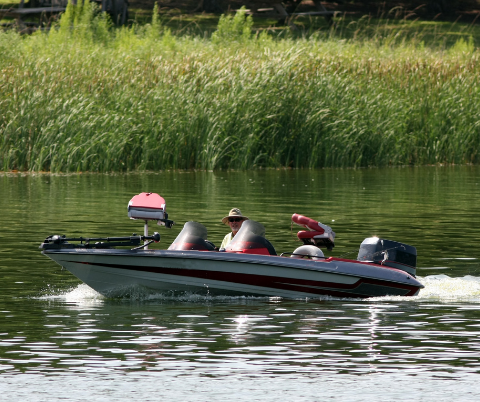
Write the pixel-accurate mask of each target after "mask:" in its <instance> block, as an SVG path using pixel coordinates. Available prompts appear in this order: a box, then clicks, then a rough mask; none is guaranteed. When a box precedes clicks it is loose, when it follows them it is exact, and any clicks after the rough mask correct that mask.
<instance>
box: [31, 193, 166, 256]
mask: <svg viewBox="0 0 480 402" xmlns="http://www.w3.org/2000/svg"><path fill="white" fill-rule="evenodd" d="M128 216H129V218H130V219H141V220H143V221H145V227H144V235H143V236H139V235H137V234H135V233H134V234H133V235H132V236H128V237H91V238H85V237H66V236H65V235H50V236H48V237H47V238H46V239H45V240H44V241H43V243H42V244H41V245H40V249H43V250H52V249H62V248H111V247H121V246H127V247H130V246H136V247H134V248H133V249H132V250H138V249H141V248H144V249H145V250H148V245H149V244H151V243H153V242H156V243H158V242H159V241H160V234H158V233H157V232H154V234H153V235H152V236H149V235H148V221H152V220H155V221H157V224H158V225H162V226H165V227H166V228H169V229H170V228H171V227H172V226H173V225H174V224H175V222H174V221H171V220H169V219H168V214H167V212H166V211H165V200H164V199H163V198H162V197H160V196H159V195H158V194H156V193H140V194H138V195H136V196H134V197H133V198H132V199H131V200H130V201H129V203H128ZM74 241H76V242H80V244H74V243H70V242H74ZM142 241H143V242H144V243H143V245H142V244H141V242H142Z"/></svg>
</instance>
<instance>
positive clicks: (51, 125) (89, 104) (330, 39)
mask: <svg viewBox="0 0 480 402" xmlns="http://www.w3.org/2000/svg"><path fill="white" fill-rule="evenodd" d="M157 15H158V14H157V13H154V18H153V21H152V23H151V24H149V25H147V26H143V27H140V26H133V27H129V28H122V29H113V28H112V27H111V24H110V22H109V20H108V18H107V17H105V16H104V15H102V14H100V13H98V12H96V11H95V8H94V7H93V6H91V5H90V4H89V3H88V2H86V4H85V5H84V7H81V6H78V7H74V6H69V7H68V9H67V12H66V13H65V14H64V15H63V17H62V19H61V21H60V24H59V26H58V27H57V29H52V30H51V31H50V32H49V33H41V32H38V33H35V34H33V35H31V36H20V35H19V34H17V33H15V32H13V31H9V32H3V33H0V55H1V56H0V170H1V169H3V170H14V169H17V170H34V171H54V172H58V171H63V172H68V171H101V172H105V171H123V170H130V169H167V168H200V169H215V168H247V169H248V168H255V167H281V166H291V167H312V168H313V167H330V166H352V167H359V166H371V165H375V166H382V165H400V164H430V163H478V162H480V155H479V153H478V151H479V149H480V119H479V110H480V69H479V68H478V66H479V65H480V52H479V51H478V50H477V49H475V46H474V43H473V41H472V40H471V39H470V38H469V37H468V36H466V37H463V36H459V39H458V40H457V41H456V43H455V45H454V46H452V47H450V48H447V47H445V46H444V44H443V42H442V40H441V39H438V41H435V38H434V39H433V40H432V41H431V43H427V44H425V43H424V38H422V36H421V35H416V34H415V35H411V36H410V37H407V36H405V35H403V34H402V29H401V28H396V29H390V30H386V29H384V28H383V27H382V26H380V25H378V26H376V27H373V30H374V32H373V34H369V35H368V37H366V36H363V35H362V32H364V30H363V28H361V27H359V28H358V29H357V30H356V31H355V35H354V36H353V37H352V38H351V39H348V40H346V39H342V35H341V32H340V31H341V27H340V28H339V27H338V26H337V28H336V29H332V30H331V31H324V32H323V33H318V34H313V35H309V36H308V37H307V36H305V37H304V38H296V39H292V38H291V37H289V35H288V33H287V31H284V33H283V34H282V35H283V36H280V37H273V35H271V34H269V33H268V32H267V31H263V32H262V33H258V32H257V33H254V32H253V33H252V30H251V20H250V19H249V18H245V16H244V15H243V14H242V13H238V14H237V16H235V18H232V17H222V18H221V19H220V21H219V24H218V29H217V31H216V32H215V33H214V34H213V35H212V37H210V38H204V37H201V36H198V37H193V36H175V35H172V33H171V32H170V31H169V30H168V29H166V28H163V27H162V25H161V24H160V21H159V20H158V17H157ZM405 23H406V22H405ZM368 29H370V30H372V27H371V26H370V27H368ZM366 30H367V27H365V31H366Z"/></svg>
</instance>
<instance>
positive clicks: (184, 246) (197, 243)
mask: <svg viewBox="0 0 480 402" xmlns="http://www.w3.org/2000/svg"><path fill="white" fill-rule="evenodd" d="M168 249H169V250H197V251H213V250H215V245H214V244H213V243H211V242H209V241H208V240H207V228H206V227H205V226H203V225H202V224H201V223H198V222H193V221H190V222H187V223H185V225H184V226H183V229H182V231H181V232H180V233H179V234H178V236H177V238H176V239H175V240H174V241H173V243H172V244H171V245H170V247H169V248H168Z"/></svg>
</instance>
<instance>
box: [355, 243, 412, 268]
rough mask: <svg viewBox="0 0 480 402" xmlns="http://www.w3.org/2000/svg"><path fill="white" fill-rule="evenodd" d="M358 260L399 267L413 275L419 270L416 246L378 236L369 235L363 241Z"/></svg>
mask: <svg viewBox="0 0 480 402" xmlns="http://www.w3.org/2000/svg"><path fill="white" fill-rule="evenodd" d="M357 260H358V261H365V262H373V263H375V264H380V265H386V266H388V267H392V268H398V269H401V270H402V271H405V272H408V273H409V274H410V275H413V276H415V274H416V271H417V249H416V248H415V247H413V246H409V245H408V244H404V243H399V242H396V241H392V240H385V239H380V238H378V237H367V238H366V239H365V240H364V241H363V242H362V244H361V245H360V250H359V251H358V256H357Z"/></svg>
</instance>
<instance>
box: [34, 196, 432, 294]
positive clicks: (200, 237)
mask: <svg viewBox="0 0 480 402" xmlns="http://www.w3.org/2000/svg"><path fill="white" fill-rule="evenodd" d="M154 197H158V198H155V199H154ZM129 216H130V217H131V218H133V219H144V220H145V226H146V229H145V235H144V236H136V235H133V236H130V237H126V238H104V239H84V238H75V239H69V238H66V237H64V236H49V237H48V238H47V239H45V241H44V242H43V243H42V245H41V246H40V248H41V249H42V250H43V254H45V255H47V256H48V257H50V258H51V259H52V260H54V261H56V262H57V263H58V264H60V265H61V266H63V267H65V268H66V269H67V270H69V271H70V272H71V273H73V274H74V275H75V276H76V277H78V278H79V279H80V280H82V281H83V282H85V283H86V284H87V285H89V286H90V287H92V288H93V289H95V290H96V291H98V292H100V293H102V294H104V295H107V296H116V295H122V294H128V292H129V291H130V290H131V289H132V287H137V286H141V287H144V288H146V289H148V290H152V291H155V292H158V291H159V292H174V294H176V293H177V292H193V293H200V294H210V295H257V296H258V295H260V296H280V297H286V298H305V297H318V296H321V295H328V296H335V297H370V296H384V295H400V296H413V295H415V294H417V293H418V291H419V290H420V289H421V288H423V285H422V284H421V283H420V282H418V281H417V280H416V279H415V265H416V249H415V248H414V247H411V246H408V245H406V244H402V243H397V242H392V241H389V240H382V239H378V238H376V237H374V238H368V239H366V240H365V241H364V242H363V243H362V245H361V247H360V252H359V255H358V260H347V259H343V258H333V257H330V258H325V257H324V255H323V252H322V251H321V250H320V249H319V247H320V246H322V247H323V246H325V247H327V248H329V249H331V248H332V247H333V241H334V238H335V233H334V232H333V231H332V230H331V228H329V227H328V226H326V225H322V224H320V223H318V222H316V221H314V220H312V219H309V218H307V217H304V216H301V215H297V214H294V215H293V217H292V220H293V221H294V222H295V223H297V224H299V225H301V226H304V227H305V229H307V230H302V231H300V232H299V233H298V237H299V238H300V239H301V240H302V241H303V242H304V245H303V246H301V247H299V248H297V249H296V250H295V251H294V252H293V253H284V254H283V255H281V256H278V255H277V254H276V252H275V249H274V248H273V246H272V245H271V244H270V242H269V241H268V240H267V239H266V238H265V229H264V227H263V226H262V225H261V224H260V223H258V222H255V221H252V220H248V221H245V222H244V223H243V225H242V227H241V229H240V231H239V232H238V233H237V235H236V236H235V237H234V240H233V241H232V242H231V243H230V245H229V246H228V247H227V249H226V252H218V251H216V250H215V246H214V245H213V244H212V243H210V242H209V241H208V240H207V230H206V228H205V227H204V226H203V225H201V224H199V223H197V222H187V223H186V224H185V226H184V228H183V230H182V231H181V232H180V234H179V235H178V236H177V238H176V239H175V240H174V242H173V243H172V245H171V246H170V247H169V249H168V250H148V244H149V243H151V242H152V241H158V240H159V239H160V236H159V235H158V233H155V234H154V235H153V236H148V228H147V220H157V221H158V222H159V224H163V225H166V226H167V227H169V226H171V225H172V224H173V222H172V221H169V220H168V216H167V214H166V213H165V201H164V200H163V198H161V197H160V196H158V195H156V194H150V193H142V194H140V195H138V196H135V197H134V198H133V199H132V200H131V201H130V204H129ZM142 240H144V241H146V240H149V242H148V243H146V244H143V245H142V244H141V241H142ZM74 241H76V242H77V244H74V243H72V242H74ZM78 242H80V243H78ZM118 246H129V247H130V248H131V247H132V246H134V248H131V249H117V248H115V247H118Z"/></svg>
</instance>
